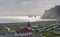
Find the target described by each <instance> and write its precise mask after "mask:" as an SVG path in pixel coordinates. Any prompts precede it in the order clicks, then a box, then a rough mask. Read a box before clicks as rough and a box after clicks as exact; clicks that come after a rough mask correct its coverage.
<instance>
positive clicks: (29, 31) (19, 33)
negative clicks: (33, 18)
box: [14, 22, 32, 36]
mask: <svg viewBox="0 0 60 37" xmlns="http://www.w3.org/2000/svg"><path fill="white" fill-rule="evenodd" d="M14 35H15V36H32V29H31V27H30V22H28V24H27V27H25V28H20V29H19V30H17V31H16V32H15V34H14Z"/></svg>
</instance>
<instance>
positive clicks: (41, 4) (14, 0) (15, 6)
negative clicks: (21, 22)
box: [0, 0, 60, 16]
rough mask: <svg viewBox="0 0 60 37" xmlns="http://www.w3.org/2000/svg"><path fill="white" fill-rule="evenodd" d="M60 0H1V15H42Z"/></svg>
mask: <svg viewBox="0 0 60 37" xmlns="http://www.w3.org/2000/svg"><path fill="white" fill-rule="evenodd" d="M59 2H60V0H0V16H21V15H23V16H24V15H40V16H42V15H43V13H44V11H45V10H48V9H50V8H52V7H54V6H55V5H60V4H59Z"/></svg>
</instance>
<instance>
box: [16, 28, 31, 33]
mask: <svg viewBox="0 0 60 37" xmlns="http://www.w3.org/2000/svg"><path fill="white" fill-rule="evenodd" d="M27 32H32V30H29V29H27V28H24V29H20V30H18V31H17V33H27Z"/></svg>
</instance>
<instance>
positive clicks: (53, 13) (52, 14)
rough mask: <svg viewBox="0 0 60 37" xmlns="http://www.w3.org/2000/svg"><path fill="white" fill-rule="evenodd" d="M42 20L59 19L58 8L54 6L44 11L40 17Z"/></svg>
mask: <svg viewBox="0 0 60 37" xmlns="http://www.w3.org/2000/svg"><path fill="white" fill-rule="evenodd" d="M41 18H42V19H60V6H55V7H53V8H51V9H49V10H46V11H45V13H44V14H43V15H42V17H41Z"/></svg>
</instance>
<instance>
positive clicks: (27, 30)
mask: <svg viewBox="0 0 60 37" xmlns="http://www.w3.org/2000/svg"><path fill="white" fill-rule="evenodd" d="M27 27H30V22H28V24H27ZM27 32H32V30H30V29H28V28H24V29H19V30H18V31H17V32H16V33H27Z"/></svg>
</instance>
